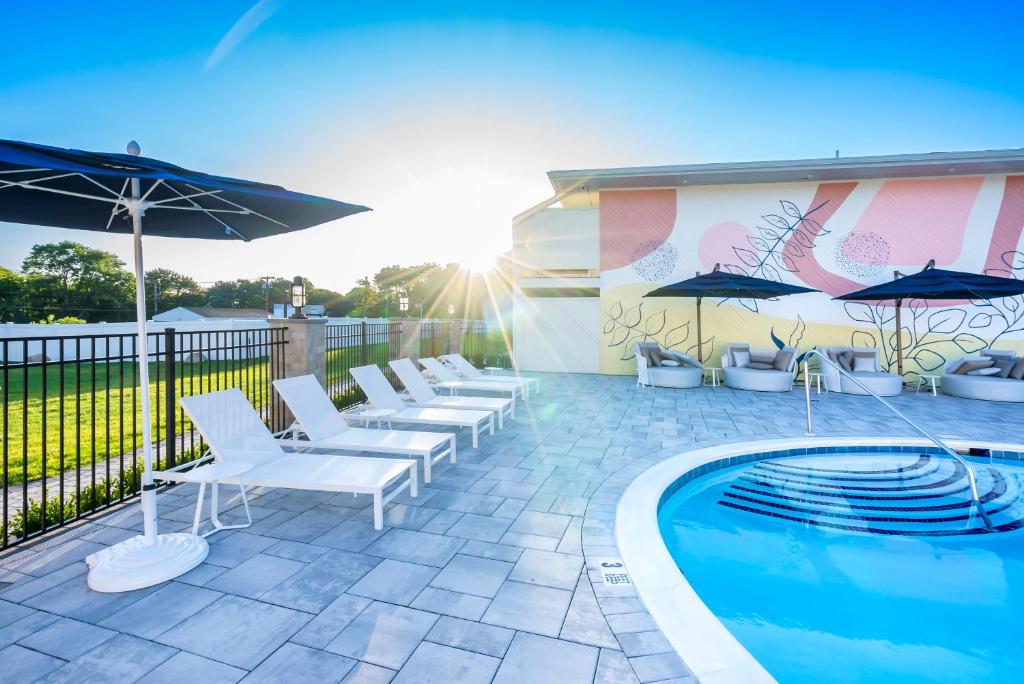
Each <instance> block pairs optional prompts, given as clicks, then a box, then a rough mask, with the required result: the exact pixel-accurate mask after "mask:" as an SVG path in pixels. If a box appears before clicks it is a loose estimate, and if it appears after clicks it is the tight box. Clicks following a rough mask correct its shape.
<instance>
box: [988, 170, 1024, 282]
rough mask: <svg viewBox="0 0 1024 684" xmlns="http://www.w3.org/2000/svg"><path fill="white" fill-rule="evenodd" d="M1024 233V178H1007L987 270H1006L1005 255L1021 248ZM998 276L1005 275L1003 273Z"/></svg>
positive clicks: (994, 229)
mask: <svg viewBox="0 0 1024 684" xmlns="http://www.w3.org/2000/svg"><path fill="white" fill-rule="evenodd" d="M1022 231H1024V176H1007V177H1006V186H1005V188H1004V189H1003V202H1002V204H1000V205H999V215H998V216H996V225H995V226H994V228H993V230H992V242H991V243H989V247H988V257H987V258H986V259H985V268H986V269H994V270H1002V271H1005V270H1006V262H1004V261H1003V255H1004V254H1006V253H1007V252H1012V251H1014V250H1016V249H1018V248H1019V246H1020V235H1021V232H1022ZM997 275H1004V274H1002V273H1000V274H997Z"/></svg>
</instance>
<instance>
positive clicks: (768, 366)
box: [741, 361, 785, 370]
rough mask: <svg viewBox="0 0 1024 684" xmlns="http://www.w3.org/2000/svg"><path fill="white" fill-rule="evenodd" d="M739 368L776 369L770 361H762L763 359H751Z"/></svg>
mask: <svg viewBox="0 0 1024 684" xmlns="http://www.w3.org/2000/svg"><path fill="white" fill-rule="evenodd" d="M741 368H750V369H752V370H776V368H775V366H774V365H772V364H770V363H766V362H763V361H751V362H750V363H748V364H747V365H746V366H741ZM778 370H785V369H784V368H779V369H778Z"/></svg>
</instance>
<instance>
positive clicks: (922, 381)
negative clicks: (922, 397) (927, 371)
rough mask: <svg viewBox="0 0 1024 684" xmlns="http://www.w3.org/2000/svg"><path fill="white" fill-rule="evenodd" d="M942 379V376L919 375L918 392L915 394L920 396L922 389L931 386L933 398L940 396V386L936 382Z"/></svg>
mask: <svg viewBox="0 0 1024 684" xmlns="http://www.w3.org/2000/svg"><path fill="white" fill-rule="evenodd" d="M941 377H942V376H941V375H918V376H917V392H915V394H920V393H921V388H922V387H924V386H926V385H929V384H930V385H931V386H932V396H933V397H937V396H939V389H938V386H937V384H936V381H937V380H938V379H939V378H941Z"/></svg>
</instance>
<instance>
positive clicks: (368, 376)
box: [349, 366, 406, 411]
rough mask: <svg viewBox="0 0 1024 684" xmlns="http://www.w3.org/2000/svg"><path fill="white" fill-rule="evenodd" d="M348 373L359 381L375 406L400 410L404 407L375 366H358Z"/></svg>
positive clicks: (400, 399)
mask: <svg viewBox="0 0 1024 684" xmlns="http://www.w3.org/2000/svg"><path fill="white" fill-rule="evenodd" d="M349 373H351V374H352V377H353V378H355V379H356V382H358V383H359V386H360V387H361V388H362V389H363V392H364V393H365V394H366V398H367V399H369V400H370V403H371V404H373V405H374V406H376V407H377V408H385V409H395V410H397V411H401V410H402V409H404V408H405V407H406V406H405V402H404V401H402V398H401V397H400V396H398V392H396V391H395V388H394V387H392V386H391V383H390V382H388V379H387V378H386V377H384V373H383V372H382V371H381V369H380V368H378V367H377V366H359V367H358V368H352V369H350V370H349Z"/></svg>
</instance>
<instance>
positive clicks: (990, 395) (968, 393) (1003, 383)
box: [942, 373, 1024, 402]
mask: <svg viewBox="0 0 1024 684" xmlns="http://www.w3.org/2000/svg"><path fill="white" fill-rule="evenodd" d="M942 392H943V393H944V394H950V395H952V396H954V397H964V398H965V399H982V400H985V401H1014V402H1024V382H1021V381H1020V380H1014V379H1012V378H993V377H991V376H990V377H981V376H977V375H960V374H948V373H947V374H946V375H943V376H942Z"/></svg>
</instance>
